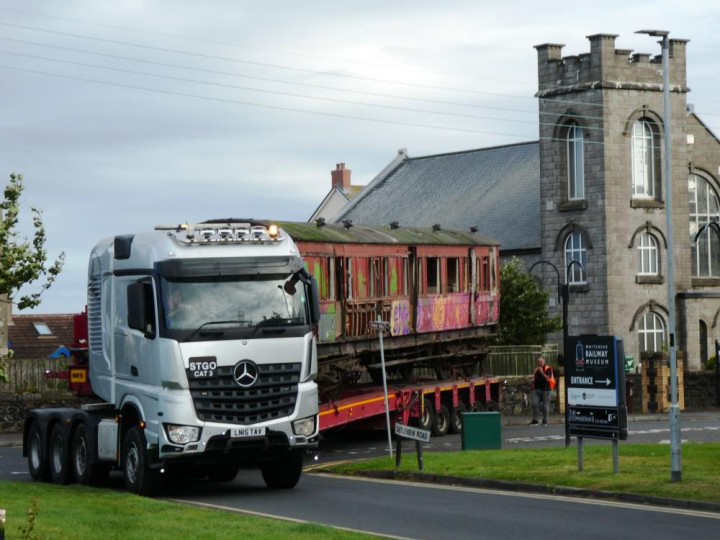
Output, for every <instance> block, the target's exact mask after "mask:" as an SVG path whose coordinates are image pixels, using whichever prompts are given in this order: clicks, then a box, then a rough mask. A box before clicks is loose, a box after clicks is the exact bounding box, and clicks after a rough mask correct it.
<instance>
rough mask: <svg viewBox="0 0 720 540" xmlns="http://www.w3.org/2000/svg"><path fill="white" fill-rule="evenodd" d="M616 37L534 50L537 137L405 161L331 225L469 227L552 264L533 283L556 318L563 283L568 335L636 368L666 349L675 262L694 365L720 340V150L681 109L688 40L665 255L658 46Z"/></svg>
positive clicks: (679, 342)
mask: <svg viewBox="0 0 720 540" xmlns="http://www.w3.org/2000/svg"><path fill="white" fill-rule="evenodd" d="M616 38H617V36H615V35H610V34H599V35H593V36H589V38H588V39H589V42H590V52H589V53H583V54H579V55H577V56H565V57H563V56H562V55H561V53H562V49H563V45H558V44H544V45H538V46H537V47H536V50H537V58H538V91H537V94H536V97H537V98H538V101H539V135H540V137H539V141H537V142H532V143H524V144H520V145H508V146H504V147H496V148H486V149H479V150H473V151H466V152H457V153H453V154H442V155H435V156H424V157H420V158H409V157H408V156H407V155H404V156H403V159H401V160H400V161H399V162H398V161H397V160H395V161H394V162H393V163H392V164H391V165H392V167H390V166H389V167H386V168H385V170H384V171H383V173H381V174H380V175H378V177H376V179H375V180H373V182H371V183H370V184H369V185H368V186H367V188H366V189H365V190H364V191H363V192H362V193H361V194H360V195H359V196H358V197H357V198H356V199H355V200H354V201H352V202H351V203H350V204H349V205H348V206H347V207H346V208H345V210H344V211H342V212H340V214H339V215H338V216H336V218H335V219H334V220H335V221H341V220H348V219H349V220H353V221H354V222H355V223H373V224H388V223H390V222H391V221H398V220H399V222H400V224H403V223H413V224H416V225H425V226H429V225H432V224H440V225H442V226H443V227H446V228H458V229H466V228H467V227H468V226H472V225H474V226H475V227H476V228H477V229H478V230H479V231H480V232H482V233H484V234H487V235H489V236H492V237H494V238H495V239H497V240H498V241H499V242H500V244H501V255H504V256H509V255H519V256H521V257H522V259H523V261H524V262H525V264H526V265H527V267H528V268H529V267H530V266H531V265H533V264H534V263H537V262H539V261H546V262H547V263H551V264H539V265H537V267H536V268H534V269H533V274H536V275H538V276H540V277H541V279H542V282H543V287H544V288H546V289H548V290H551V291H552V292H553V295H552V296H551V302H552V303H551V308H552V309H554V310H556V312H557V313H559V312H560V310H561V307H560V305H559V303H557V302H556V301H555V298H557V296H556V294H555V293H556V292H557V287H558V285H560V284H564V283H565V282H566V280H567V283H568V284H569V289H570V302H569V309H568V312H569V319H568V323H569V324H568V330H569V333H570V334H571V335H579V334H610V335H618V336H621V337H623V339H624V341H625V353H626V354H627V355H632V356H634V358H635V359H636V360H637V359H639V356H640V353H641V352H655V351H659V350H663V349H665V348H666V347H667V344H668V312H669V300H668V282H667V261H668V257H669V256H672V257H673V261H674V274H675V291H676V298H675V300H674V301H675V306H676V346H677V348H678V351H680V352H681V353H682V354H683V357H684V358H685V361H686V364H687V368H688V369H690V370H698V369H701V367H702V363H703V362H704V361H705V360H706V359H707V358H708V356H710V355H712V354H713V352H714V346H713V343H714V340H715V339H716V337H720V336H718V334H720V329H719V328H718V319H720V225H718V222H720V202H719V199H718V190H720V141H718V138H717V137H716V136H715V135H714V134H713V133H712V132H711V131H710V130H709V129H708V128H707V127H706V126H705V125H704V124H703V122H702V121H701V120H700V118H699V117H698V116H697V115H696V114H695V113H694V112H693V110H692V107H691V106H688V103H687V94H688V92H689V91H690V89H689V88H688V86H687V81H686V58H685V49H686V45H687V41H686V40H678V39H673V40H670V42H669V45H670V48H669V79H670V85H669V88H670V115H671V119H670V120H671V136H672V141H671V147H672V156H671V157H672V179H671V182H672V183H671V185H672V190H673V191H672V193H673V208H672V210H673V240H674V242H673V245H674V246H673V253H672V254H670V253H668V241H667V239H668V235H667V231H666V217H665V215H666V214H665V212H666V203H665V186H666V181H667V180H668V179H666V178H664V176H665V168H664V157H665V156H664V121H665V119H664V98H663V74H662V58H661V54H660V53H661V50H659V51H658V54H657V55H655V56H653V55H649V54H642V53H633V51H631V50H627V49H618V48H616V47H615V40H616ZM533 164H534V166H532V165H533ZM529 165H531V166H529ZM708 224H710V225H709V226H708ZM698 233H700V234H699V235H698ZM696 236H697V241H696ZM575 260H576V261H578V263H580V264H577V263H574V262H572V261H575ZM553 267H554V268H553ZM556 269H557V273H556ZM560 338H561V336H560V335H557V336H553V337H552V339H553V340H554V339H557V340H558V341H560Z"/></svg>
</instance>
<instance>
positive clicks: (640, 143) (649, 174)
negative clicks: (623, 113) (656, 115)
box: [632, 118, 660, 199]
mask: <svg viewBox="0 0 720 540" xmlns="http://www.w3.org/2000/svg"><path fill="white" fill-rule="evenodd" d="M659 182H660V130H659V129H658V126H657V124H656V123H655V122H653V121H651V120H649V119H648V118H641V119H640V120H637V121H636V122H635V123H634V124H633V132H632V183H633V197H635V198H638V199H655V198H658V195H659V189H658V186H659Z"/></svg>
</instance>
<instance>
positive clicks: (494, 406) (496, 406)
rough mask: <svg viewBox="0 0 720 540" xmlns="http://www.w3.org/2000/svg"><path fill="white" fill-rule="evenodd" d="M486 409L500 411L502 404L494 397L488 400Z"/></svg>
mask: <svg viewBox="0 0 720 540" xmlns="http://www.w3.org/2000/svg"><path fill="white" fill-rule="evenodd" d="M485 410H486V411H488V412H498V411H500V404H499V403H498V402H497V401H495V400H493V399H491V400H488V401H487V402H486V403H485Z"/></svg>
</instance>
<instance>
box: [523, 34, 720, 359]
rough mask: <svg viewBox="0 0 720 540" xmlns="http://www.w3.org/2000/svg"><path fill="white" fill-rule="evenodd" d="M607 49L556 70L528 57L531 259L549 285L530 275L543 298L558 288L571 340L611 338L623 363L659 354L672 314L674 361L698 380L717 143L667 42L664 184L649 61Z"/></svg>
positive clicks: (719, 299)
mask: <svg viewBox="0 0 720 540" xmlns="http://www.w3.org/2000/svg"><path fill="white" fill-rule="evenodd" d="M616 38H617V36H615V35H609V34H599V35H593V36H589V38H588V39H589V41H590V52H589V53H585V54H580V55H578V56H565V57H562V56H561V52H562V48H563V45H558V44H544V45H539V46H537V47H536V49H537V54H538V82H539V88H538V92H537V97H538V99H539V114H540V119H539V120H540V182H541V188H540V199H541V211H540V215H541V231H542V259H543V260H546V261H548V262H551V263H552V264H553V265H554V266H555V267H556V268H557V269H558V270H559V274H560V276H559V280H558V276H557V275H556V273H555V271H554V270H553V268H552V267H551V266H550V265H548V264H544V265H542V266H541V267H542V270H540V268H539V269H538V271H539V272H540V271H541V272H542V278H543V284H544V287H545V288H546V289H548V290H552V291H556V287H557V284H558V281H560V283H565V282H566V279H567V283H568V284H569V289H570V294H569V298H570V301H569V308H568V312H569V317H568V322H569V324H568V328H569V333H570V334H571V335H578V334H585V333H588V334H610V335H618V336H621V337H622V338H623V339H624V341H625V354H626V355H632V356H634V357H635V360H636V362H637V360H638V359H639V356H640V353H641V352H645V351H647V352H653V351H659V350H663V349H665V348H667V344H668V333H669V328H668V306H669V302H670V301H674V302H675V306H676V346H677V350H678V351H681V352H682V353H683V355H684V358H685V364H686V368H687V369H691V370H696V369H701V367H702V362H704V361H705V360H706V359H707V357H708V356H710V355H712V354H713V353H714V341H715V339H720V328H719V327H718V319H719V318H720V311H719V309H720V227H719V226H717V222H718V220H720V203H719V202H718V201H719V199H718V193H720V176H719V173H720V168H719V166H720V142H719V141H718V139H717V138H716V137H715V135H714V134H713V133H712V132H711V131H710V130H709V129H708V128H707V127H706V126H705V125H704V124H703V123H702V121H701V120H700V119H699V118H698V116H696V115H695V114H694V112H692V110H691V108H690V109H689V108H688V105H687V95H688V92H689V91H690V89H689V88H688V86H687V81H686V63H685V49H686V45H687V41H686V40H677V39H671V40H670V49H669V78H670V116H671V118H670V119H669V121H670V122H671V137H672V141H671V146H672V152H671V158H672V178H671V179H667V178H664V175H665V168H664V162H665V161H664V160H665V156H664V140H663V137H664V131H663V130H664V122H665V121H666V120H667V119H665V118H663V109H664V108H663V74H662V58H661V54H660V52H661V51H659V53H658V54H657V55H656V56H651V55H649V54H643V53H633V52H632V51H630V50H627V49H616V48H615V40H616ZM667 181H671V182H672V189H673V208H672V215H673V237H674V238H673V241H674V249H673V253H669V252H668V245H667V231H666V215H665V212H666V211H667V207H666V204H665V185H666V182H667ZM713 223H714V225H712V224H713ZM698 231H700V234H699V235H697V233H698ZM696 235H697V241H696V240H695V237H696ZM668 257H673V261H674V273H675V291H676V298H675V299H669V298H668V283H667V260H668ZM574 260H576V261H578V262H579V263H580V264H577V263H573V262H572V261H574ZM558 312H559V311H558Z"/></svg>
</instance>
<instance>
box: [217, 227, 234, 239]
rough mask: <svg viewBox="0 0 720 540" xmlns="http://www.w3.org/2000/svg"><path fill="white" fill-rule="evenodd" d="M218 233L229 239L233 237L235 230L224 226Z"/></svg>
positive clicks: (221, 236) (222, 237)
mask: <svg viewBox="0 0 720 540" xmlns="http://www.w3.org/2000/svg"><path fill="white" fill-rule="evenodd" d="M218 234H219V235H220V238H221V239H223V240H225V241H228V240H232V239H233V230H232V229H230V228H227V227H226V228H223V229H219V230H218Z"/></svg>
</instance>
